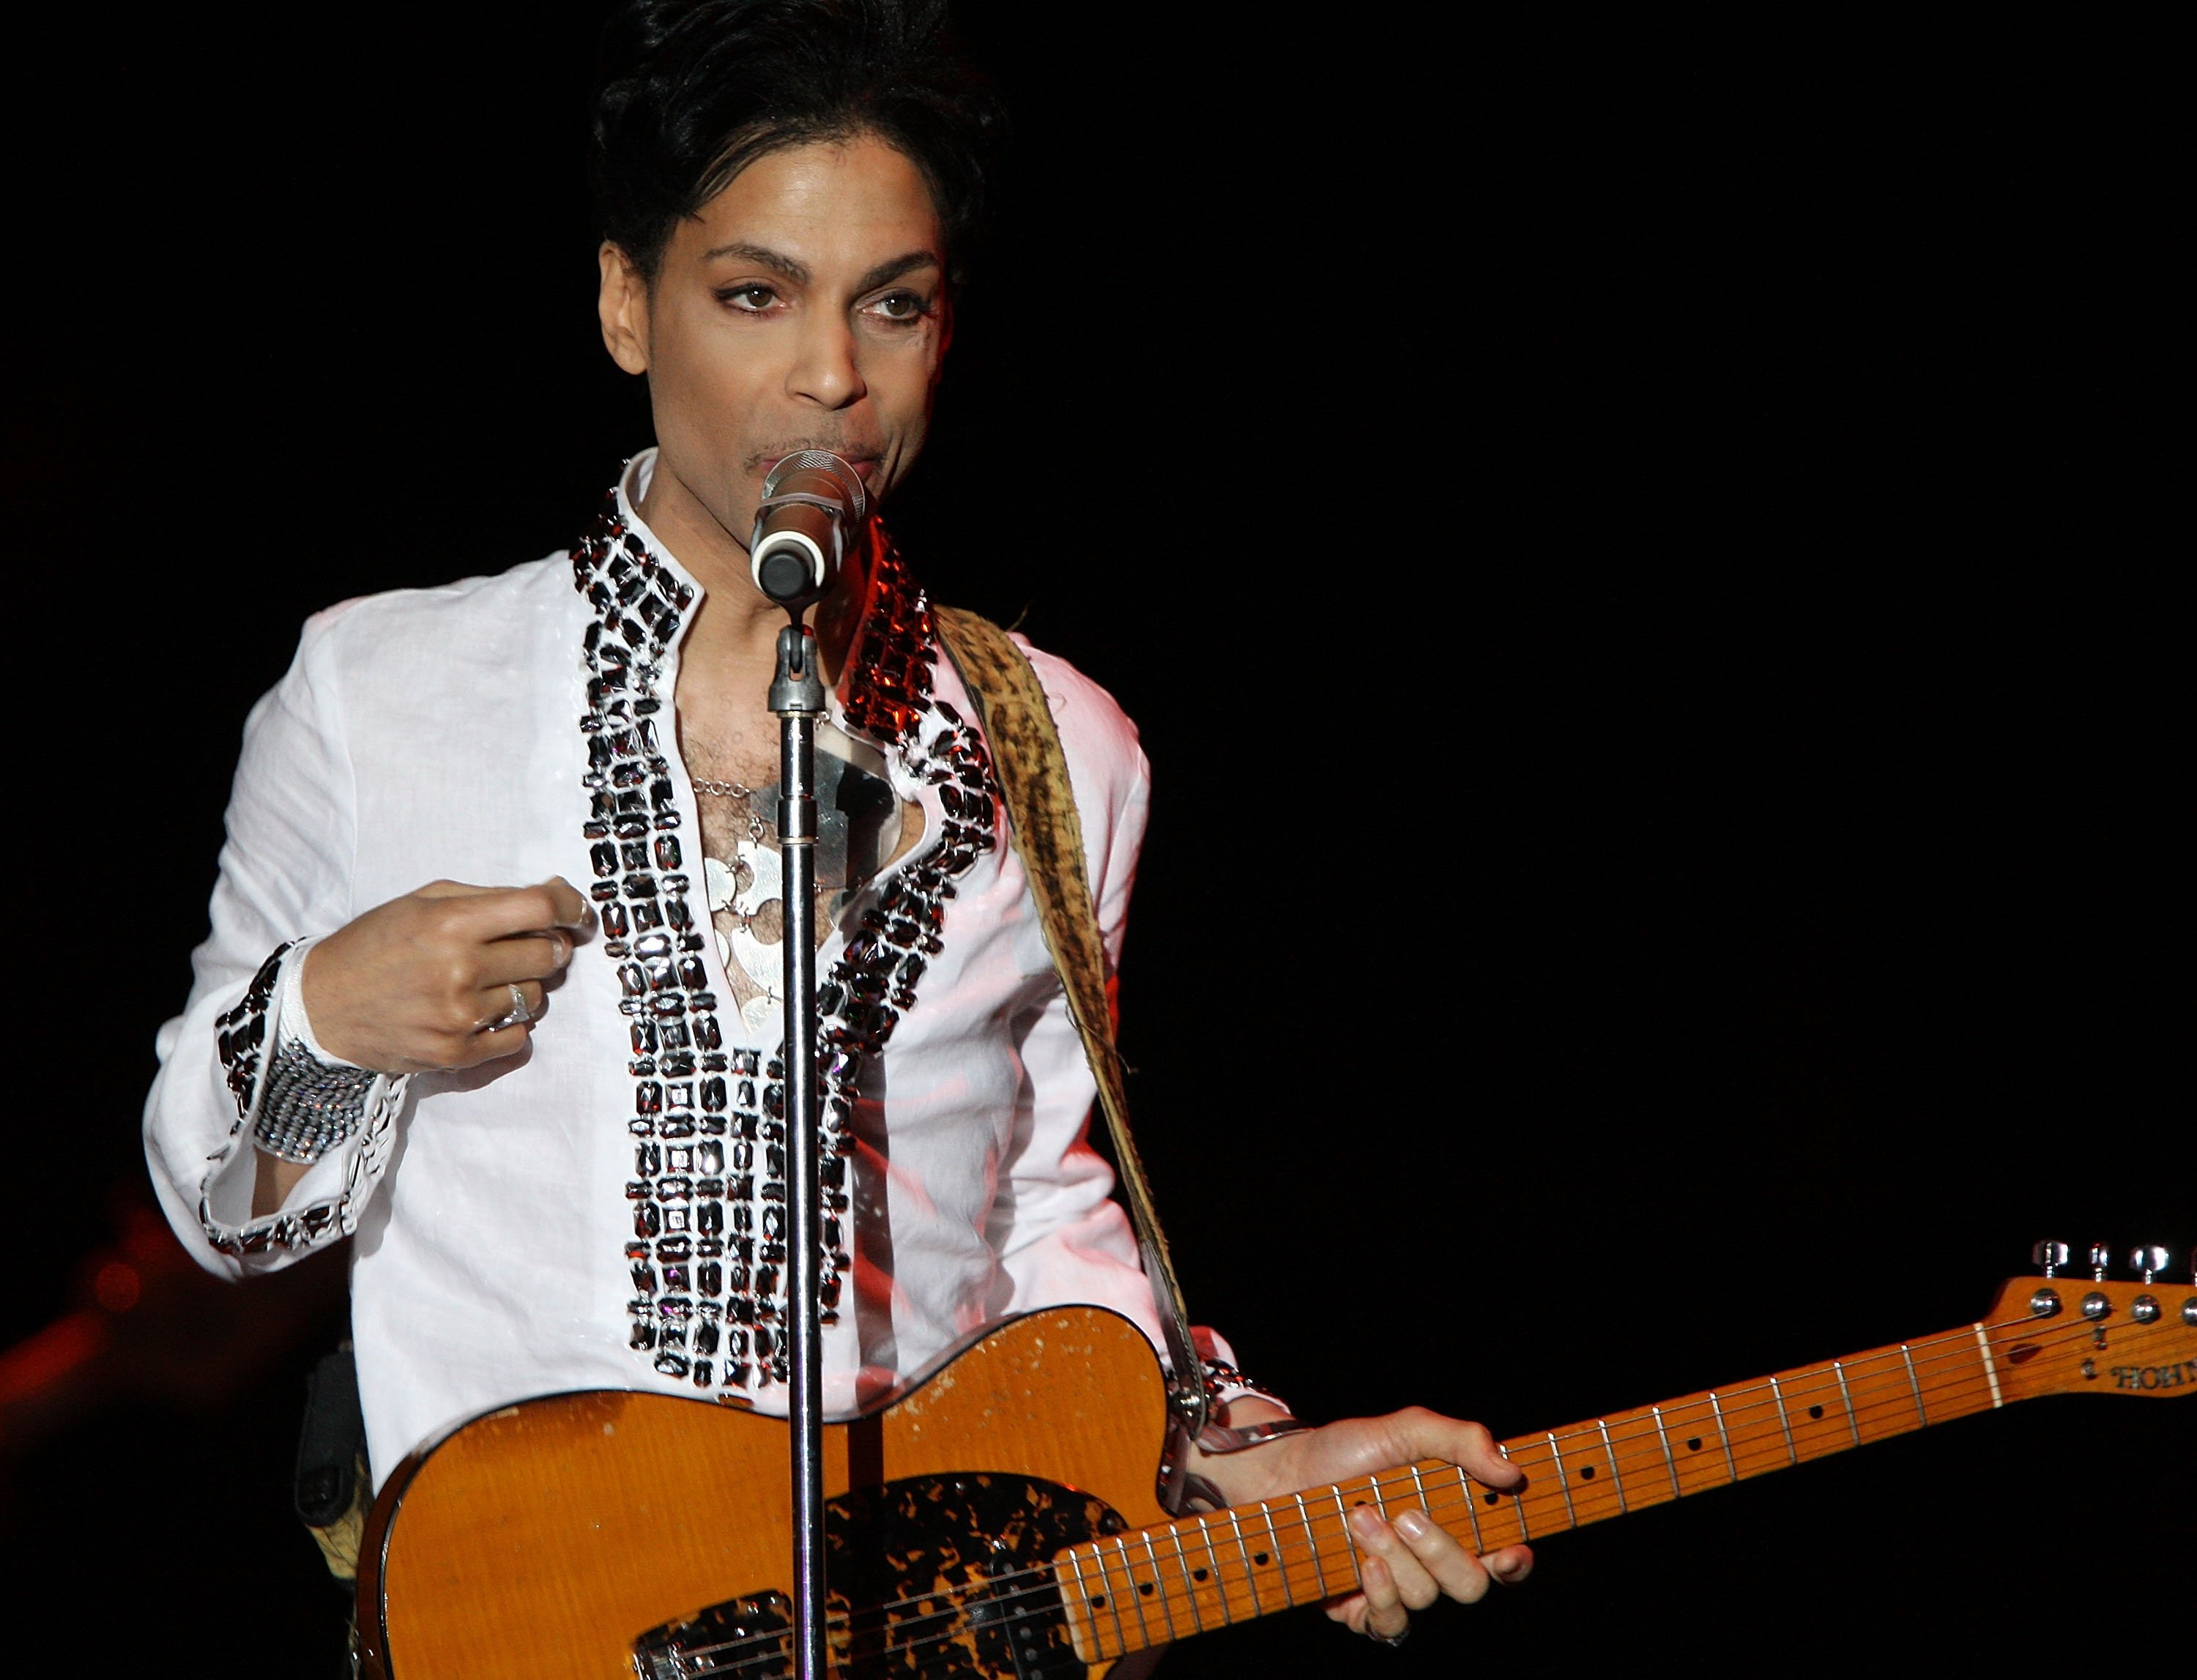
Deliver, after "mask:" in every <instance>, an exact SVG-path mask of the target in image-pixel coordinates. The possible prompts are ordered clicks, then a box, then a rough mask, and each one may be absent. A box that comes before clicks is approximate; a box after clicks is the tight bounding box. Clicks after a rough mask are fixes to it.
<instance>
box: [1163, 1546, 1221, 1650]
mask: <svg viewBox="0 0 2197 1680" xmlns="http://www.w3.org/2000/svg"><path fill="white" fill-rule="evenodd" d="M1168 1538H1169V1539H1170V1540H1173V1541H1174V1561H1175V1563H1176V1566H1177V1567H1179V1568H1180V1569H1181V1571H1182V1584H1183V1585H1184V1587H1185V1589H1186V1590H1188V1591H1189V1593H1190V1619H1191V1621H1192V1622H1193V1623H1194V1624H1196V1631H1197V1632H1199V1633H1203V1632H1204V1631H1205V1612H1204V1611H1203V1609H1201V1608H1199V1607H1198V1602H1197V1571H1196V1570H1194V1569H1192V1568H1191V1564H1190V1554H1189V1553H1188V1552H1186V1551H1185V1550H1183V1547H1182V1525H1181V1524H1180V1523H1179V1522H1171V1523H1169V1524H1168ZM1208 1579H1210V1577H1208ZM1220 1613H1221V1616H1222V1618H1223V1619H1226V1616H1227V1614H1228V1607H1227V1605H1226V1603H1225V1602H1224V1603H1223V1604H1222V1605H1221V1607H1220Z"/></svg>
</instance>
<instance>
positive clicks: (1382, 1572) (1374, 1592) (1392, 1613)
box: [1342, 1552, 1412, 1639]
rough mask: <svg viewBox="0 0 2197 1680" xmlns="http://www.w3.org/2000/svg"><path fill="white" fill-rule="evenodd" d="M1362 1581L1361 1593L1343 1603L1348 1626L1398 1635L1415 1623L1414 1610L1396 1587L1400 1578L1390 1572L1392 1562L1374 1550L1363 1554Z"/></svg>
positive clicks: (1379, 1634)
mask: <svg viewBox="0 0 2197 1680" xmlns="http://www.w3.org/2000/svg"><path fill="white" fill-rule="evenodd" d="M1358 1584H1359V1594H1358V1596H1356V1597H1355V1598H1353V1599H1350V1600H1349V1601H1348V1602H1346V1603H1345V1604H1344V1606H1343V1616H1342V1624H1343V1625H1344V1626H1345V1627H1347V1628H1348V1629H1349V1630H1350V1631H1352V1632H1353V1633H1370V1634H1372V1635H1374V1636H1376V1637H1378V1638H1382V1639H1394V1638H1395V1637H1397V1636H1398V1635H1399V1634H1400V1633H1402V1632H1403V1631H1405V1630H1406V1628H1408V1627H1410V1626H1411V1625H1412V1613H1411V1612H1410V1611H1409V1610H1406V1608H1404V1601H1403V1598H1402V1596H1400V1594H1399V1593H1398V1592H1397V1590H1396V1578H1395V1577H1394V1575H1393V1574H1391V1573H1389V1570H1388V1565H1387V1564H1386V1563H1385V1562H1383V1561H1382V1560H1381V1559H1380V1558H1379V1557H1377V1556H1376V1555H1374V1554H1373V1553H1371V1552H1360V1553H1359V1558H1358Z"/></svg>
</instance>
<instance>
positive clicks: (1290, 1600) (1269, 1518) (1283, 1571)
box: [1259, 1499, 1297, 1604]
mask: <svg viewBox="0 0 2197 1680" xmlns="http://www.w3.org/2000/svg"><path fill="white" fill-rule="evenodd" d="M1259 1515H1261V1517H1263V1518H1264V1519H1265V1520H1266V1524H1267V1556H1268V1557H1270V1558H1272V1560H1273V1561H1274V1573H1275V1575H1276V1576H1277V1577H1278V1579H1280V1581H1281V1584H1282V1602H1283V1603H1284V1604H1294V1603H1296V1602H1297V1595H1296V1589H1295V1588H1294V1587H1292V1586H1291V1585H1290V1565H1289V1553H1288V1550H1287V1549H1286V1548H1285V1547H1284V1545H1283V1544H1282V1536H1281V1532H1280V1531H1279V1530H1278V1529H1277V1528H1276V1527H1275V1526H1274V1508H1273V1506H1272V1503H1269V1502H1268V1501H1267V1500H1264V1499H1261V1501H1259Z"/></svg>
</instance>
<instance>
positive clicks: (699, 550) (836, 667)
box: [636, 456, 876, 695]
mask: <svg viewBox="0 0 2197 1680" xmlns="http://www.w3.org/2000/svg"><path fill="white" fill-rule="evenodd" d="M636 511H637V512H638V513H640V515H641V518H643V519H644V520H646V522H647V524H648V528H649V530H651V531H652V532H653V533H654V534H655V536H656V539H657V541H658V542H661V543H662V544H663V545H664V547H665V548H666V549H668V550H669V551H670V553H671V556H672V558H673V559H676V560H677V561H678V562H679V564H680V565H681V566H683V567H685V568H686V570H687V574H688V576H691V577H693V580H694V581H695V582H697V583H699V584H700V585H701V587H702V596H703V599H702V605H700V607H699V608H698V609H697V610H696V611H695V614H694V620H693V623H692V624H691V625H690V626H689V627H688V629H687V636H686V640H685V641H684V643H683V644H682V646H681V656H680V657H681V670H682V673H683V672H685V671H688V670H692V671H694V672H696V673H698V674H699V673H717V674H722V675H724V676H725V677H726V678H727V679H728V681H731V682H732V683H733V684H734V685H736V686H737V688H738V691H739V692H745V691H746V690H747V689H748V688H750V687H754V686H755V684H754V683H753V682H752V681H751V680H750V679H751V675H752V673H754V672H756V671H757V670H760V671H762V673H764V679H765V681H768V673H769V672H770V671H771V670H773V669H775V668H776V665H777V661H778V633H779V631H780V630H781V629H784V628H785V624H786V622H787V620H786V614H785V608H784V607H782V606H780V605H778V604H777V603H776V602H775V601H774V600H771V599H770V598H769V597H768V595H766V594H763V593H762V590H760V589H758V588H756V585H755V580H754V578H753V577H752V576H751V575H750V572H749V569H748V547H747V544H746V542H745V541H743V540H742V539H741V538H740V537H739V536H737V535H736V534H734V533H733V531H732V530H729V529H728V528H727V526H726V525H725V524H724V522H723V521H722V520H721V519H720V518H718V517H717V516H716V513H713V512H711V511H710V508H709V507H708V506H707V505H706V504H705V503H704V502H703V501H701V499H700V498H699V497H698V496H696V495H694V494H693V491H692V490H689V489H687V486H686V484H684V483H682V482H681V480H680V478H678V476H677V474H675V472H670V471H669V470H667V469H666V468H665V466H664V464H663V461H662V458H661V456H659V457H658V465H657V470H656V471H655V472H654V473H652V475H651V476H650V478H649V483H648V490H647V493H646V495H643V496H642V497H641V503H640V506H639V507H638V508H637V509H636ZM875 540H876V539H875V536H874V533H873V528H872V526H870V525H867V524H866V525H864V527H863V529H862V530H861V535H860V536H859V538H858V539H857V541H856V542H854V543H853V544H852V545H850V547H849V553H848V554H847V557H846V563H845V564H844V565H843V566H842V567H841V569H840V571H839V575H838V576H837V577H836V578H834V579H833V580H832V592H831V593H830V594H827V595H826V597H825V598H824V599H823V600H821V601H820V602H819V603H817V604H816V605H814V606H812V607H809V608H808V609H807V610H805V611H803V614H802V622H803V623H806V624H808V625H809V626H810V627H811V628H812V629H814V631H815V632H816V642H817V650H818V652H819V654H820V657H821V658H822V660H823V667H824V675H825V676H826V680H827V681H832V682H836V681H838V677H839V674H840V671H841V669H842V668H843V665H844V663H845V661H846V657H847V651H848V648H849V645H850V644H851V643H852V641H853V640H854V634H855V627H856V626H857V625H858V624H859V623H861V609H862V605H863V603H864V602H865V600H867V596H868V593H869V578H870V571H871V565H870V552H871V547H872V543H873V542H875ZM704 681H709V679H708V678H704ZM711 686H714V684H712V685H711ZM680 688H681V693H682V695H683V694H684V693H685V692H686V691H687V678H686V676H685V675H681V680H680ZM756 692H761V691H760V689H759V688H758V689H756Z"/></svg>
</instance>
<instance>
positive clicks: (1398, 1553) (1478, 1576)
mask: <svg viewBox="0 0 2197 1680" xmlns="http://www.w3.org/2000/svg"><path fill="white" fill-rule="evenodd" d="M1280 1415H1281V1413H1280V1411H1279V1410H1278V1408H1275V1407H1271V1406H1267V1405H1265V1404H1263V1403H1262V1402H1261V1401H1258V1400H1256V1399H1249V1398H1248V1397H1247V1398H1246V1399H1240V1400H1238V1401H1236V1402H1235V1403H1234V1404H1232V1405H1231V1406H1230V1407H1229V1415H1228V1421H1229V1422H1232V1423H1235V1424H1238V1425H1239V1426H1240V1425H1242V1424H1245V1423H1253V1422H1259V1421H1261V1418H1266V1417H1274V1416H1280ZM1427 1458H1439V1459H1441V1460H1442V1461H1443V1462H1444V1463H1451V1464H1455V1465H1458V1467H1460V1468H1461V1469H1464V1471H1465V1473H1466V1474H1469V1475H1470V1476H1471V1477H1472V1478H1473V1479H1474V1480H1475V1481H1478V1482H1481V1483H1483V1484H1485V1485H1486V1486H1489V1487H1502V1488H1509V1487H1515V1486H1517V1485H1518V1484H1519V1483H1520V1482H1522V1481H1523V1480H1525V1473H1524V1472H1523V1471H1522V1470H1520V1469H1517V1468H1516V1466H1515V1465H1513V1464H1512V1463H1510V1460H1509V1459H1507V1458H1505V1457H1503V1455H1502V1454H1500V1453H1499V1452H1498V1451H1496V1450H1495V1442H1494V1440H1493V1437H1492V1436H1490V1435H1489V1434H1488V1433H1487V1430H1486V1429H1484V1428H1481V1426H1480V1425H1479V1424H1477V1423H1467V1422H1462V1421H1460V1420H1458V1419H1457V1418H1454V1417H1444V1416H1441V1414H1440V1413H1439V1412H1433V1411H1427V1410H1426V1409H1425V1408H1424V1407H1423V1406H1414V1407H1412V1408H1411V1409H1410V1410H1408V1411H1393V1412H1390V1413H1389V1414H1388V1416H1385V1417H1353V1418H1348V1419H1346V1420H1344V1421H1343V1422H1337V1423H1330V1424H1328V1425H1327V1426H1326V1427H1325V1428H1319V1429H1307V1430H1306V1431H1305V1432H1304V1433H1303V1434H1294V1435H1284V1436H1282V1437H1281V1438H1280V1439H1279V1440H1275V1441H1272V1442H1271V1443H1269V1444H1267V1445H1262V1446H1254V1447H1249V1448H1246V1449H1245V1450H1244V1451H1241V1452H1232V1453H1226V1454H1220V1455H1216V1456H1212V1457H1208V1456H1206V1455H1203V1454H1194V1455H1193V1457H1192V1463H1191V1469H1192V1471H1193V1472H1194V1473H1195V1474H1198V1475H1202V1476H1203V1477H1204V1478H1205V1479H1206V1480H1209V1481H1210V1482H1212V1483H1213V1484H1214V1486H1216V1487H1218V1488H1219V1489H1220V1491H1221V1492H1222V1494H1223V1495H1224V1496H1225V1497H1226V1498H1227V1500H1228V1502H1229V1503H1231V1504H1243V1503H1247V1502H1249V1501H1251V1500H1255V1499H1272V1498H1279V1497H1280V1496H1281V1495H1283V1494H1285V1493H1294V1492H1297V1491H1298V1490H1299V1489H1301V1488H1306V1487H1321V1486H1326V1485H1327V1484H1328V1483H1330V1482H1337V1481H1347V1480H1349V1479H1351V1478H1352V1477H1354V1476H1363V1475H1371V1474H1373V1473H1374V1472H1376V1471H1378V1470H1388V1469H1395V1468H1396V1467H1397V1466H1399V1465H1402V1464H1413V1463H1418V1462H1419V1461H1421V1460H1422V1459H1427ZM1350 1528H1351V1535H1352V1538H1354V1540H1355V1541H1356V1542H1357V1544H1358V1585H1359V1590H1358V1591H1356V1592H1354V1593H1350V1594H1348V1595H1346V1596H1342V1597H1340V1598H1336V1599H1332V1600H1330V1601H1329V1602H1328V1605H1327V1613H1328V1614H1329V1616H1330V1617H1331V1618H1332V1619H1335V1620H1336V1621H1339V1622H1341V1623H1342V1624H1343V1625H1346V1626H1347V1627H1348V1628H1349V1629H1350V1631H1352V1632H1354V1633H1363V1634H1367V1635H1370V1636H1371V1637H1373V1638H1376V1639H1379V1640H1383V1641H1384V1642H1390V1643H1394V1642H1397V1641H1400V1640H1401V1639H1402V1637H1404V1635H1405V1633H1406V1631H1408V1630H1409V1629H1410V1626H1411V1613H1412V1611H1414V1610H1423V1609H1425V1608H1427V1606H1429V1604H1432V1603H1433V1602H1435V1600H1436V1599H1437V1598H1444V1597H1447V1598H1454V1599H1457V1600H1458V1601H1459V1602H1463V1603H1466V1604H1470V1603H1472V1602H1475V1601H1476V1600H1478V1599H1479V1598H1481V1596H1484V1595H1485V1594H1486V1593H1487V1588H1488V1584H1489V1583H1490V1582H1491V1581H1499V1582H1501V1583H1503V1584H1505V1585H1509V1584H1511V1583H1513V1582H1516V1581H1522V1580H1524V1579H1526V1576H1527V1573H1528V1572H1529V1571H1531V1570H1532V1568H1533V1551H1532V1550H1531V1549H1530V1548H1528V1547H1526V1546H1504V1547H1503V1548H1502V1549H1501V1550H1497V1551H1492V1552H1490V1553H1488V1554H1487V1556H1485V1557H1475V1556H1474V1555H1473V1554H1472V1552H1471V1551H1470V1550H1469V1549H1468V1548H1466V1547H1465V1546H1464V1545H1462V1544H1459V1543H1458V1541H1457V1540H1456V1539H1455V1538H1453V1537H1452V1536H1451V1535H1450V1534H1449V1533H1448V1532H1446V1530H1445V1529H1444V1528H1443V1527H1442V1526H1441V1524H1440V1523H1437V1522H1435V1521H1434V1520H1433V1519H1432V1518H1430V1517H1429V1516H1427V1515H1425V1514H1424V1513H1423V1512H1421V1511H1417V1510H1410V1511H1400V1512H1398V1513H1397V1515H1396V1518H1395V1521H1394V1522H1388V1521H1383V1518H1382V1516H1381V1515H1380V1513H1379V1512H1377V1511H1376V1510H1375V1509H1373V1507H1372V1506H1371V1505H1360V1506H1359V1507H1358V1508H1357V1509H1354V1510H1353V1511H1352V1512H1351V1514H1350Z"/></svg>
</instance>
